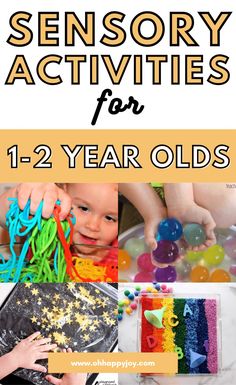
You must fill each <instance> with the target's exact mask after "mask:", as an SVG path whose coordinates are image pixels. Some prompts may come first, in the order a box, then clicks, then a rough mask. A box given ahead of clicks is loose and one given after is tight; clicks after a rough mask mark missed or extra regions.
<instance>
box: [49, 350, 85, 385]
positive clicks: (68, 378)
mask: <svg viewBox="0 0 236 385" xmlns="http://www.w3.org/2000/svg"><path fill="white" fill-rule="evenodd" d="M62 352H63V353H66V352H67V353H72V350H71V349H70V348H69V349H67V350H66V349H63V350H62ZM45 378H46V380H47V381H48V382H50V383H51V384H53V385H85V384H86V380H87V373H65V374H64V375H63V377H62V378H60V379H58V378H56V377H54V376H52V375H51V374H49V375H48V376H46V377H45Z"/></svg>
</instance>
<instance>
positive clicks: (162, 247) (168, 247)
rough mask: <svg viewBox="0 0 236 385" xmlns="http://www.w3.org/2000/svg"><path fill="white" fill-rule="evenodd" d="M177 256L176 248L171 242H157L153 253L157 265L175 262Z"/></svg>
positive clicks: (177, 250)
mask: <svg viewBox="0 0 236 385" xmlns="http://www.w3.org/2000/svg"><path fill="white" fill-rule="evenodd" d="M178 256H179V249H178V246H177V245H176V243H175V242H172V241H166V240H161V241H159V242H158V245H157V248H156V250H154V251H153V259H154V260H155V261H156V262H158V263H172V262H175V261H176V259H177V258H178Z"/></svg>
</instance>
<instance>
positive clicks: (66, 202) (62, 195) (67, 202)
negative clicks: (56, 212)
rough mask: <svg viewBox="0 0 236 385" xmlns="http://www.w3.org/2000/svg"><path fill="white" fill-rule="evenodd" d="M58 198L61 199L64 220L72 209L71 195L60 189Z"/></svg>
mask: <svg viewBox="0 0 236 385" xmlns="http://www.w3.org/2000/svg"><path fill="white" fill-rule="evenodd" d="M58 198H59V200H60V201H61V212H60V220H61V221H62V220H64V219H65V218H66V217H67V215H68V214H69V212H70V210H71V206H72V200H71V198H70V196H69V195H68V194H67V193H66V192H65V191H63V190H62V189H59V191H58Z"/></svg>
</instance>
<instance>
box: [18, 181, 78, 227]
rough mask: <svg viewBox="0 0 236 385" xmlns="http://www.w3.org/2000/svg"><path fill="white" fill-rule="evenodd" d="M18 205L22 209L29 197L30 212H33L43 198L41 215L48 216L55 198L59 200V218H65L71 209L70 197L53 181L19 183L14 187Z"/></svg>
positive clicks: (50, 213)
mask: <svg viewBox="0 0 236 385" xmlns="http://www.w3.org/2000/svg"><path fill="white" fill-rule="evenodd" d="M16 194H17V198H18V203H19V207H20V209H21V210H23V209H24V208H25V206H26V204H27V202H28V200H29V199H30V213H31V214H35V212H36V210H37V208H38V206H39V204H40V202H41V201H42V200H43V201H44V204H43V211H42V216H43V217H44V218H50V216H51V215H52V213H53V209H54V206H55V203H56V201H57V200H60V201H61V212H60V220H63V219H65V218H66V216H67V215H68V214H69V212H70V210H71V198H70V197H69V195H68V194H66V193H65V191H63V190H62V189H61V188H59V187H57V185H56V184H55V183H21V184H19V185H18V186H17V188H16Z"/></svg>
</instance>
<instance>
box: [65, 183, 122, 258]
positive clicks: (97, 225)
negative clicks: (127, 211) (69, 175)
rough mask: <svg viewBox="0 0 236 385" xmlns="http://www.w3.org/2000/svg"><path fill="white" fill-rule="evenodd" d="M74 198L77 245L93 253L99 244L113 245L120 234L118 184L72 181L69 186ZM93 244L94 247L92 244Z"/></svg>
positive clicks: (82, 249) (85, 251) (68, 188)
mask: <svg viewBox="0 0 236 385" xmlns="http://www.w3.org/2000/svg"><path fill="white" fill-rule="evenodd" d="M66 192H67V193H68V194H69V195H70V196H71V198H72V204H73V213H74V215H75V217H76V224H75V227H74V238H73V242H74V243H75V244H83V246H77V247H76V248H77V249H78V250H79V251H80V252H81V253H85V254H92V253H94V250H95V249H96V246H98V245H99V246H108V245H110V244H111V243H112V242H113V241H114V239H115V238H116V237H117V234H118V189H117V184H115V183H104V184H102V183H100V184H93V183H86V184H78V183H72V184H67V185H66ZM91 246H93V247H91Z"/></svg>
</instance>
